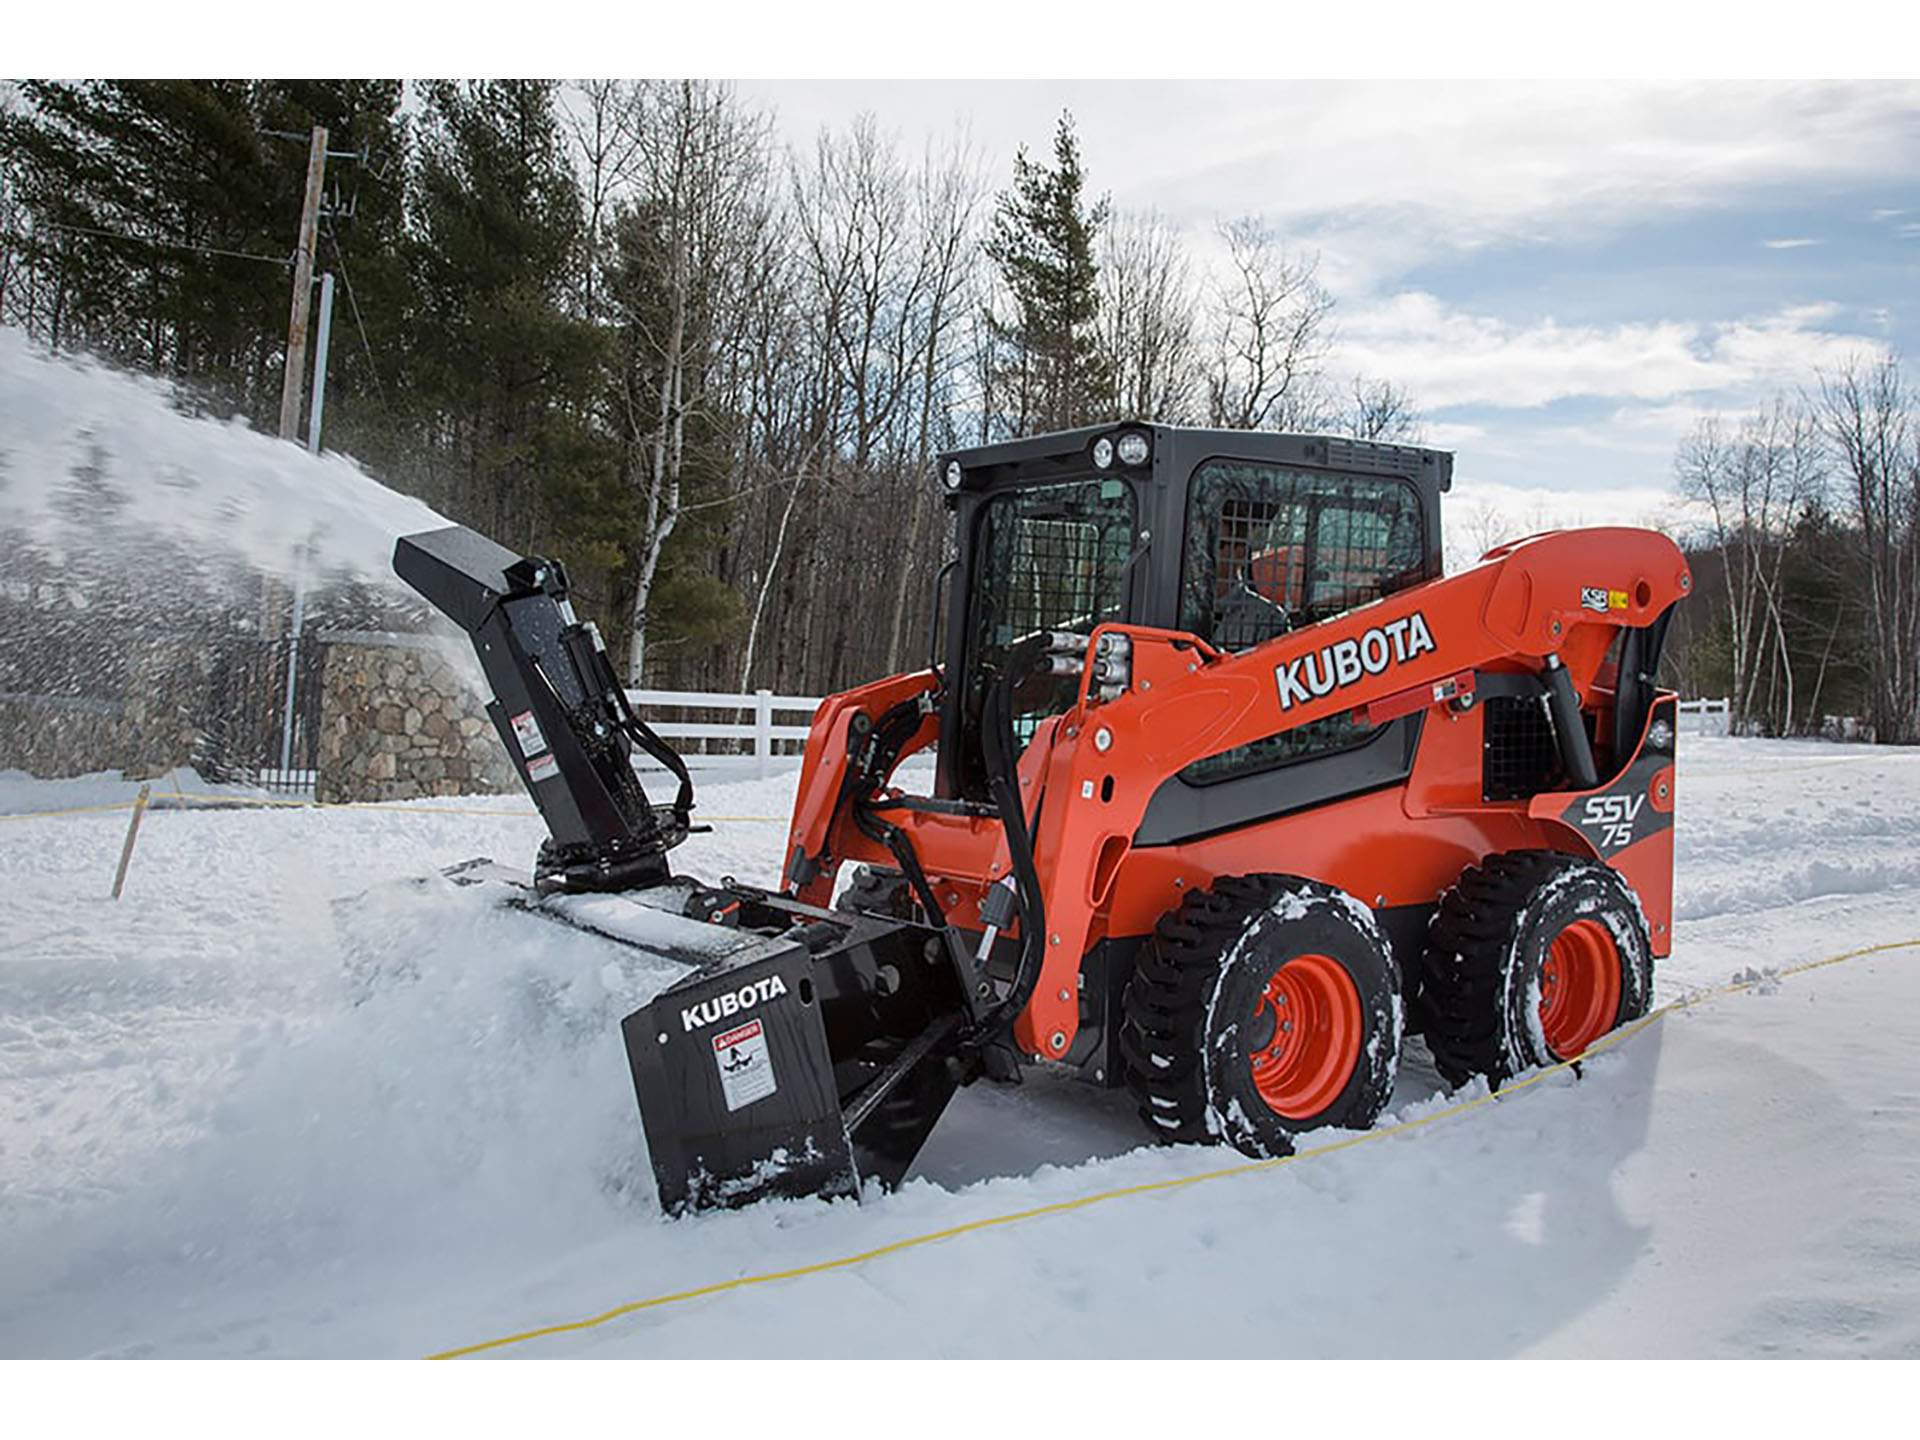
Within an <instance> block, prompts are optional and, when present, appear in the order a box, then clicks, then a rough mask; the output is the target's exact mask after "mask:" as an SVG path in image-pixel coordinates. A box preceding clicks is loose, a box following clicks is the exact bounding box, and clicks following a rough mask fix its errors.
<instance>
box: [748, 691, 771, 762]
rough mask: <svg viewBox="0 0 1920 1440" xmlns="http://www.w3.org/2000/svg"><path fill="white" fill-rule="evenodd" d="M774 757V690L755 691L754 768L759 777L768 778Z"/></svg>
mask: <svg viewBox="0 0 1920 1440" xmlns="http://www.w3.org/2000/svg"><path fill="white" fill-rule="evenodd" d="M772 758H773V692H772V691H771V690H756V691H754V692H753V769H754V774H755V775H756V776H757V777H758V778H759V779H762V780H764V779H766V778H767V770H768V768H769V766H770V764H771V762H772Z"/></svg>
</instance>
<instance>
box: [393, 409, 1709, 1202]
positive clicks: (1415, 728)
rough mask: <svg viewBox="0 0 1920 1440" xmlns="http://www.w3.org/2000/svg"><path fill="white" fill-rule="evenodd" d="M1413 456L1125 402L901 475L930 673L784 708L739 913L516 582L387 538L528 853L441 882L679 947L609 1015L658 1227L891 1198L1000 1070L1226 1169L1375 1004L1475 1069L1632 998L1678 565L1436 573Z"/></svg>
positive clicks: (1346, 1045)
mask: <svg viewBox="0 0 1920 1440" xmlns="http://www.w3.org/2000/svg"><path fill="white" fill-rule="evenodd" d="M1451 474H1452V457H1451V456H1450V455H1448V454H1445V453H1443V452H1439V451H1434V450H1427V449H1417V448H1412V447H1406V446H1390V445H1378V444H1369V443H1363V442H1357V441H1349V440H1341V439H1334V438H1327V437H1317V436H1297V435H1272V434H1257V433H1243V432H1226V431H1211V430H1191V429H1180V428H1173V427H1168V426H1159V425H1145V424H1131V423H1129V424H1120V425H1113V426H1102V427H1097V428H1092V429H1086V430H1077V431H1070V432H1066V433H1062V434H1056V435H1046V436H1040V437H1037V438H1034V439H1028V440H1019V441H1012V442H1009V443H1005V444H999V445H990V446H983V447H979V448H976V449H971V450H962V451H956V452H954V453H952V454H951V455H947V456H943V457H941V458H940V460H939V462H938V467H937V480H936V483H938V484H939V485H940V486H941V488H942V490H943V493H944V496H945V499H946V503H947V505H948V507H949V509H950V510H951V512H952V515H953V524H954V535H955V538H956V558H955V559H954V560H953V561H952V562H950V564H949V565H948V566H947V567H946V569H944V570H943V571H942V572H941V575H940V577H939V580H938V581H937V583H936V592H935V595H936V603H935V610H936V622H935V634H934V637H933V641H932V644H931V647H930V648H931V650H932V654H931V656H930V663H929V665H928V666H927V668H926V669H924V670H920V671H916V672H913V673H911V674H904V675H897V676H893V677H891V678H888V679H885V680H880V681H877V682H875V683H873V684H870V685H866V686H863V687H861V688H859V689H856V690H852V691H848V692H846V693H845V694H841V695H835V696H832V697H830V698H828V699H827V700H826V701H824V702H823V703H822V704H821V706H820V708H819V710H818V712H817V713H816V715H815V717H814V720H813V725H812V729H811V732H810V734H809V737H808V742H807V751H806V756H805V760H804V764H803V768H802V770H801V774H800V780H799V791H798V795H797V798H796V801H795V805H794V812H793V818H792V825H791V829H790V831H789V835H788V839H787V846H786V855H785V861H784V873H783V875H782V878H781V882H780V885H779V887H778V888H777V889H774V890H766V889H759V888H756V887H752V886H748V885H743V884H740V883H738V882H735V881H731V880H728V881H726V882H723V883H721V884H717V885H711V884H703V883H698V882H695V881H692V880H690V879H687V878H685V877H676V876H674V875H673V874H672V873H671V870H670V869H669V867H668V865H667V862H666V853H667V851H668V850H669V849H670V848H671V847H672V846H673V845H675V844H677V843H678V842H679V841H680V840H682V839H684V838H685V837H686V835H687V834H688V833H689V831H690V830H691V829H692V828H693V823H692V818H691V811H692V786H691V784H690V781H689V779H688V777H687V772H686V769H685V766H684V765H683V764H682V762H681V761H680V759H679V757H678V756H676V755H675V754H674V753H673V751H672V750H671V748H670V747H668V746H667V745H666V744H665V743H664V742H663V741H661V740H660V739H659V737H658V736H657V735H655V734H654V733H653V732H652V730H650V729H649V728H648V727H647V725H646V724H645V722H644V721H643V720H642V719H640V718H639V717H638V716H636V715H635V714H634V713H633V711H632V710H631V708H630V707H629V705H628V703H627V700H626V697H625V695H624V692H623V691H622V690H621V688H620V686H619V685H618V683H617V682H616V680H615V677H614V674H613V671H612V669H611V667H610V665H609V664H608V662H607V658H606V654H605V650H604V647H603V646H602V645H601V643H600V639H599V636H598V634H597V632H596V631H595V630H594V628H593V627H592V626H591V625H590V624H580V623H578V622H577V621H576V620H575V619H574V616H573V613H572V610H571V607H570V606H569V605H568V603H567V598H566V579H565V573H564V571H563V570H562V569H561V568H560V567H559V566H558V565H557V564H554V563H552V562H549V561H544V560H539V559H535V558H531V557H528V558H521V557H516V556H514V555H513V554H512V553H511V552H509V551H506V550H503V549H501V548H500V547H498V546H495V545H493V544H492V543H491V542H489V541H487V540H485V539H483V538H482V537H480V536H478V535H475V534H473V533H472V532H471V531H467V530H463V529H461V528H459V527H454V528H453V529H450V530H444V531H436V532H432V533H429V534H425V535H418V536H411V537H407V538H405V539H403V540H401V542H400V543H399V546H398V547H397V550H396V554H395V568H396V569H397V570H398V572H399V573H400V574H401V576H402V577H403V578H405V579H407V580H408V581H409V582H410V583H411V584H413V585H414V586H415V587H416V588H417V589H419V590H420V591H421V592H422V593H423V594H424V595H426V596H427V598H428V599H429V600H431V601H432V602H433V603H434V604H435V605H436V606H438V607H439V608H440V609H441V610H443V611H444V612H445V613H447V614H448V615H449V616H450V617H452V618H453V619H454V620H455V621H456V622H457V623H459V624H460V625H461V626H462V627H463V628H465V629H466V630H467V631H468V632H469V633H470V634H471V635H472V637H473V639H474V643H475V646H476V648H477V650H478V651H479V654H480V659H481V663H482V666H483V668H484V669H485V671H486V673H487V677H488V680H489V682H490V684H491V685H492V686H493V689H494V693H495V697H496V698H495V701H494V704H493V705H492V707H491V712H492V714H493V716H494V720H495V724H496V727H497V728H498V730H499V731H500V735H501V738H502V741H503V742H504V743H505V745H506V747H507V750H508V753H509V754H510V755H511V756H512V757H513V759H514V760H515V762H516V764H517V765H518V766H519V769H520V772H521V774H522V777H523V779H524V780H525V782H526V784H527V788H528V790H529V791H530V792H531V793H532V795H533V797H534V800H535V802H536V803H537V804H538V806H539V808H540V811H541V813H542V815H543V816H544V817H545V819H546V821H547V824H548V827H549V829H550V830H551V832H552V838H551V839H550V840H549V841H548V842H547V843H546V844H545V845H543V846H542V849H541V852H540V856H539V861H538V864H537V866H536V869H535V871H534V873H533V875H532V876H531V877H516V876H514V875H513V874H512V873H511V872H507V871H504V870H503V869H502V868H501V867H487V868H486V869H484V870H482V871H477V872H474V873H473V875H472V876H471V878H482V877H484V876H492V877H495V878H506V879H508V880H509V881H510V882H511V883H514V884H515V885H517V887H518V892H517V900H518V903H522V904H527V905H531V906H533V907H535V908H539V909H541V910H543V911H545V912H547V913H550V914H553V915H555V916H557V917H558V918H562V919H566V920H569V921H570V922H572V923H574V924H580V925H585V926H587V927H588V928H591V929H595V930H598V931H600V932H601V933H603V934H606V935H609V936H611V937H613V938H615V939H617V940H620V941H623V942H625V943H629V944H635V945H639V946H641V947H642V948H645V949H647V950H649V951H651V952H654V953H659V954H666V955H671V956H674V957H676V958H678V959H681V960H683V961H685V963H686V964H687V967H688V970H687V974H686V975H685V977H684V978H682V979H680V980H679V981H677V982H676V983H674V984H673V985H671V986H669V987H668V988H667V989H666V990H664V991H662V992H661V993H660V994H659V995H658V996H656V997H655V998H654V999H653V1000H652V1002H651V1003H649V1004H648V1005H646V1006H645V1007H644V1008H642V1009H640V1010H638V1011H636V1012H635V1013H634V1014H633V1015H631V1016H629V1017H628V1018H627V1020H626V1021H625V1022H624V1024H623V1035H624V1039H625V1043H626V1048H627V1053H628V1058H629V1061H630V1064H631V1068H632V1072H633V1078H634V1085H635V1091H636V1094H637V1096H638V1099H639V1103H640V1111H641V1119H642V1123H643V1126H644V1128H645V1132H646V1137H647V1142H648V1150H649V1154H650V1157H651V1161H652V1165H653V1169H654V1174H655V1178H656V1180H657V1182H658V1185H659V1190H660V1196H661V1201H662V1204H663V1206H664V1207H665V1208H666V1209H667V1210H669V1211H675V1212H677V1211H680V1210H683V1209H687V1208H693V1207H702V1206H708V1205H730V1204H738V1203H742V1202H745V1201H749V1200H752V1199H755V1198H757V1197H759V1196H762V1195H768V1194H782V1195H808V1194H825V1195H836V1194H854V1195H857V1194H859V1192H860V1190H861V1188H862V1185H863V1184H864V1183H865V1182H866V1181H869V1180H878V1181H879V1182H881V1183H883V1184H887V1185H892V1184H896V1183H898V1182H899V1180H900V1179H901V1178H902V1177H903V1176H904V1175H905V1174H906V1172H907V1170H908V1169H909V1167H910V1166H911V1165H912V1163H913V1159H914V1156H915V1155H916V1154H917V1153H918V1151H919V1149H920V1148H921V1146H922V1144H923V1143H924V1142H925V1140H926V1138H927V1136H928V1134H929V1133H930V1132H931V1131H932V1129H933V1127H934V1125H935V1124H936V1123H937V1121H938V1120H939V1118H940V1114H941V1112H942V1111H943V1109H944V1108H945V1106H946V1104H947V1103H948V1101H949V1100H950V1099H951V1097H952V1095H953V1093H954V1091H955V1090H956V1088H957V1087H959V1086H961V1085H964V1084H968V1083H971V1082H973V1081H975V1080H978V1079H981V1078H989V1079H993V1080H999V1081H1011V1080H1015V1079H1017V1078H1018V1076H1019V1073H1020V1070H1021V1068H1022V1066H1024V1065H1028V1064H1033V1063H1051V1064H1057V1065H1064V1066H1070V1067H1073V1068H1074V1069H1075V1070H1077V1071H1078V1072H1079V1073H1080V1074H1081V1075H1082V1076H1084V1077H1085V1078H1086V1079H1087V1080H1089V1081H1091V1082H1092V1083H1095V1084H1098V1085H1105V1086H1120V1085H1124V1086H1126V1087H1127V1088H1128V1089H1129V1090H1130V1091H1131V1093H1132V1095H1133V1096H1134V1098H1135V1099H1136V1100H1137V1102H1138V1105H1139V1111H1140V1115H1141V1117H1142V1119H1143V1121H1144V1122H1145V1124H1146V1126H1147V1129H1148V1131H1149V1133H1151V1134H1152V1135H1155V1136H1157V1137H1159V1138H1161V1139H1164V1140H1169V1141H1200V1142H1207V1141H1225V1142H1227V1143H1229V1144H1231V1145H1234V1146H1236V1147H1237V1148H1239V1149H1240V1150H1242V1151H1244V1152H1246V1153H1248V1154H1250V1155H1256V1156H1262V1155H1274V1154H1281V1153H1285V1152H1286V1151H1287V1150H1288V1149H1289V1148H1290V1146H1291V1144H1292V1140H1293V1137H1294V1136H1295V1135H1297V1134H1299V1133H1300V1132H1303V1131H1307V1130H1312V1129H1315V1128H1317V1127H1320V1126H1328V1125H1333V1126H1342V1127H1348V1128H1364V1127H1366V1126H1368V1125H1370V1124H1371V1123H1372V1122H1373V1121H1374V1119H1375V1118H1376V1116H1377V1115H1378V1114H1379V1112H1380V1110H1381V1108H1382V1106H1383V1105H1384V1104H1385V1103H1386V1100H1387V1096H1388V1094H1389V1093H1390V1091H1391V1088H1392V1083H1393V1078H1394V1071H1395V1068H1396V1065H1397V1064H1398V1060H1399V1054H1400V1048H1401V1040H1402V1037H1403V1035H1404V1034H1405V1033H1407V1031H1408V1030H1410V1029H1411V1030H1413V1031H1416V1032H1417V1033H1419V1034H1421V1035H1423V1036H1424V1037H1425V1040H1426V1043H1427V1045H1428V1047H1429V1048H1430V1049H1431V1051H1432V1053H1433V1056H1434V1059H1435V1061H1436V1062H1437V1064H1438V1066H1439V1068H1440V1070H1441V1072H1442V1073H1443V1074H1444V1075H1445V1076H1446V1078H1447V1079H1448V1080H1449V1081H1451V1082H1453V1083H1459V1082H1461V1081H1464V1080H1466V1079H1467V1078H1469V1077H1471V1076H1473V1075H1484V1076H1486V1077H1488V1078H1489V1080H1490V1081H1491V1082H1492V1083H1494V1084H1496V1085H1497V1084H1499V1083H1500V1082H1502V1081H1503V1080H1505V1079H1506V1078H1507V1077H1509V1076H1511V1075H1513V1074H1515V1073H1517V1072H1519V1071H1522V1070H1525V1069H1527V1068H1529V1067H1532V1066H1536V1065H1540V1064H1543V1063H1548V1062H1551V1061H1554V1060H1557V1059H1562V1058H1566V1057H1571V1056H1574V1055H1578V1054H1579V1053H1580V1052H1581V1051H1582V1050H1584V1049H1585V1048H1586V1047H1587V1046H1589V1045H1590V1044H1592V1043H1593V1042H1594V1041H1595V1040H1597V1039H1598V1038H1599V1037H1600V1036H1602V1035H1603V1034H1605V1033H1606V1032H1607V1031H1609V1030H1611V1029H1613V1028H1614V1027H1616V1026H1618V1025H1620V1024H1622V1023H1623V1022H1625V1021H1628V1020H1631V1019H1633V1018H1635V1017H1637V1016H1639V1015H1641V1014H1643V1013H1645V1011H1646V1008H1647V1005H1648V999H1649V994H1650V990H1651V982H1652V974H1651V971H1652V963H1653V959H1654V957H1656V956H1664V955H1666V954H1667V953H1668V949H1669V945H1670V942H1671V933H1670V925H1671V920H1672V870H1673V808H1674V740H1675V723H1674V714H1675V705H1674V696H1673V695H1672V694H1671V693H1670V692H1668V691H1665V690H1661V689H1659V688H1658V687H1657V685H1656V681H1655V672H1656V670H1657V668H1658V665H1659V660H1660V652H1661V647H1662V641H1663V639H1664V636H1665V633H1666V629H1667V623H1668V619H1669V616H1670V614H1671V611H1672V607H1673V606H1674V605H1675V603H1676V602H1678V601H1679V600H1680V599H1682V598H1683V597H1684V596H1685V595H1686V594H1687V593H1688V591H1689V589H1690V587H1691V580H1690V577H1689V575H1688V571H1687V566H1686V563H1685V561H1684V560H1683V559H1682V557H1681V555H1680V553H1679V551H1678V549H1677V548H1676V547H1675V546H1674V544H1673V543H1672V542H1671V541H1670V540H1667V539H1666V538H1664V537H1663V536H1660V535H1658V534H1654V533H1651V532H1648V531H1641V530H1632V529H1590V530H1580V531H1569V532H1562V533H1556V534H1548V535H1540V536H1535V537H1533V538H1530V539H1527V540H1522V541H1517V542H1515V543H1513V544H1510V545H1505V546H1502V547H1500V548H1499V549H1497V550H1494V551H1492V552H1491V553H1489V554H1488V555H1487V556H1486V557H1485V558H1484V559H1483V560H1482V561H1481V563H1480V564H1479V565H1477V566H1475V567H1474V568H1473V569H1471V570H1468V571H1466V572H1464V573H1462V574H1459V575H1455V576H1452V577H1449V578H1442V576H1441V564H1440V555H1441V550H1440V496H1441V494H1442V493H1443V492H1444V491H1445V490H1446V489H1447V488H1448V486H1449V484H1450V482H1451ZM942 619H944V625H943V624H942V623H941V620H942ZM636 746H637V747H639V748H641V749H643V750H645V751H647V752H648V753H650V754H652V755H653V756H654V757H655V758H656V759H658V760H659V761H660V763H662V764H663V765H665V766H666V767H667V768H668V770H669V771H670V772H672V773H673V774H674V776H675V778H676V779H677V781H678V785H679V788H678V793H677V796H676V799H675V800H674V802H673V803H672V804H671V805H662V806H656V805H652V804H650V803H649V801H648V800H647V797H646V796H645V794H644V792H643V791H642V789H641V786H640V783H639V780H638V777H637V775H636V773H635V771H634V769H633V765H632V751H633V748H634V747H636ZM923 750H933V751H934V752H935V769H934V775H935V781H934V783H933V785H932V786H931V793H927V794H920V793H910V792H908V791H906V790H903V789H902V788H900V787H898V786H897V785H896V784H895V783H894V779H895V772H896V769H897V768H898V767H899V765H900V762H901V761H902V760H903V759H905V758H906V757H907V756H909V755H912V754H914V753H915V752H918V751H923ZM849 863H852V864H853V865H855V866H856V867H857V868H856V869H855V871H854V873H853V874H852V876H851V877H850V883H849V884H847V885H846V886H845V887H844V888H843V889H842V890H841V893H840V894H839V899H838V905H837V906H836V905H835V903H834V902H835V894H836V888H837V878H838V877H839V876H840V872H841V871H842V870H843V869H844V868H845V867H847V866H848V865H849Z"/></svg>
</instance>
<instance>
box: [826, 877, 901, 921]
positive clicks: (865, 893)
mask: <svg viewBox="0 0 1920 1440" xmlns="http://www.w3.org/2000/svg"><path fill="white" fill-rule="evenodd" d="M833 908H834V909H836V910H842V911H845V912H847V913H848V914H852V915H879V916H881V917H883V918H884V919H888V920H917V919H918V918H919V916H920V907H919V905H918V904H916V903H915V901H914V898H913V886H912V885H910V884H908V883H907V877H906V876H904V875H902V874H901V873H900V872H899V871H898V870H882V869H879V868H877V867H875V866H872V865H860V866H857V867H855V869H854V872H853V879H852V880H850V881H849V882H848V883H847V888H846V889H845V890H843V891H842V892H841V894H840V898H839V899H838V900H836V901H834V902H833Z"/></svg>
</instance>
